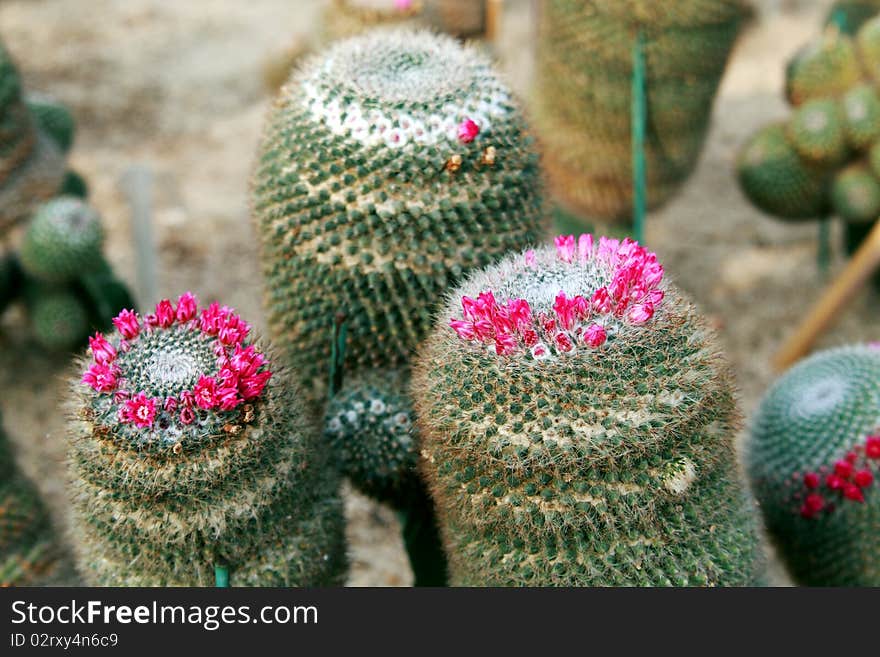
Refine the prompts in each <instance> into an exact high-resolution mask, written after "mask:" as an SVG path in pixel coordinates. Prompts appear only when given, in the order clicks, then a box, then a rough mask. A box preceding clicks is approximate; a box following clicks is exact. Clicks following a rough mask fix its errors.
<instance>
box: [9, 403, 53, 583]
mask: <svg viewBox="0 0 880 657" xmlns="http://www.w3.org/2000/svg"><path fill="white" fill-rule="evenodd" d="M56 558H57V546H56V544H55V542H54V538H53V532H52V526H51V523H50V521H49V514H48V513H47V512H46V509H45V507H44V506H43V503H42V501H41V500H40V498H39V496H38V495H37V492H36V489H35V488H34V486H33V485H32V484H31V483H30V481H28V480H27V479H26V478H25V476H24V475H23V474H21V472H19V469H18V466H16V464H15V460H14V458H13V454H12V446H11V445H10V444H9V441H8V440H7V438H6V435H5V434H4V433H3V423H2V417H0V586H22V585H33V584H35V583H38V582H39V580H40V578H41V577H44V576H47V575H48V574H49V573H50V572H51V570H52V568H53V567H54V564H55V560H56Z"/></svg>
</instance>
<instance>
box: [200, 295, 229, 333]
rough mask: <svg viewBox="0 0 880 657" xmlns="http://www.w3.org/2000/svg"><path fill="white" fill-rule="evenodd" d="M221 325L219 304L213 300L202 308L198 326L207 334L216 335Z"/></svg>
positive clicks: (221, 317)
mask: <svg viewBox="0 0 880 657" xmlns="http://www.w3.org/2000/svg"><path fill="white" fill-rule="evenodd" d="M222 327H223V313H221V312H220V305H219V304H218V303H217V302H216V301H215V302H214V303H212V304H211V305H210V306H208V307H207V308H205V309H204V310H202V314H201V317H200V318H199V328H200V329H201V330H202V331H203V332H205V333H207V334H208V335H217V334H218V333H220V329H221V328H222Z"/></svg>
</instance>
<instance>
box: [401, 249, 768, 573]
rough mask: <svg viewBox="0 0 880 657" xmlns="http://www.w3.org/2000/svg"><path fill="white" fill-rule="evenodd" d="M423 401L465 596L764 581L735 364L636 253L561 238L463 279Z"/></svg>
mask: <svg viewBox="0 0 880 657" xmlns="http://www.w3.org/2000/svg"><path fill="white" fill-rule="evenodd" d="M412 390H413V397H414V400H415V409H416V417H417V422H418V427H419V432H420V435H421V441H422V444H421V454H422V461H421V467H422V470H423V473H424V474H425V476H426V477H427V480H428V485H429V489H430V491H431V494H432V497H433V499H434V502H435V504H436V507H437V514H438V518H439V519H440V525H441V528H442V534H443V538H444V541H445V544H446V548H447V552H448V556H449V563H450V572H451V581H452V583H453V584H457V585H470V586H498V585H512V586H520V585H568V586H590V585H593V586H595V585H608V586H611V585H662V584H666V585H672V584H674V585H706V584H716V585H727V586H732V585H747V584H755V583H758V582H759V581H761V579H762V572H763V566H762V559H761V549H760V546H759V543H758V538H757V534H756V523H755V522H754V516H753V512H752V504H751V503H750V502H749V500H748V499H747V497H746V494H745V492H744V490H743V486H742V485H741V483H740V481H739V479H738V475H737V464H736V455H735V451H734V447H733V439H734V434H735V430H736V428H737V424H738V420H739V418H738V414H737V412H736V409H735V407H734V398H733V387H732V384H731V381H730V377H729V373H728V369H727V365H726V364H725V363H724V361H723V359H722V357H721V355H720V351H719V347H718V345H717V342H716V338H715V336H714V334H713V333H712V331H711V330H710V329H709V327H708V326H707V324H706V322H705V320H704V319H703V318H702V317H700V316H699V315H698V314H697V312H696V310H695V309H694V307H693V306H692V305H691V303H690V302H689V301H688V300H687V299H686V298H684V297H683V296H682V294H681V293H680V292H679V291H678V290H676V289H675V288H674V287H673V286H672V285H670V284H668V283H667V282H665V281H664V280H663V268H662V267H661V266H660V264H659V263H658V262H657V259H656V256H655V255H654V254H653V253H650V252H648V251H647V250H645V249H644V248H642V247H640V246H639V245H638V244H636V243H635V242H633V241H631V240H625V241H623V242H620V241H618V240H610V239H606V238H600V239H599V240H598V242H595V243H594V241H593V238H592V237H591V236H590V235H582V236H581V237H580V238H579V239H578V240H577V241H576V240H575V239H574V237H573V236H568V237H560V238H557V241H556V248H555V249H554V248H553V247H545V248H542V249H540V250H538V251H537V252H531V251H529V252H525V253H524V254H518V255H515V256H511V257H508V258H507V259H505V260H504V261H502V262H501V263H499V264H498V265H495V266H492V267H489V268H487V269H485V270H483V271H480V272H478V273H476V274H474V275H473V276H471V277H469V278H468V279H467V281H466V282H465V283H464V284H463V285H462V286H461V287H460V288H458V289H457V290H456V291H455V293H454V294H453V295H452V298H451V300H450V302H449V304H448V305H447V306H446V307H445V308H444V310H443V311H442V312H441V313H440V316H439V319H438V322H437V325H436V328H435V330H434V332H433V333H432V334H431V336H430V337H429V339H428V340H427V342H426V343H425V345H424V346H423V347H422V348H421V349H420V351H419V355H418V357H417V359H416V361H415V365H414V372H413V384H412Z"/></svg>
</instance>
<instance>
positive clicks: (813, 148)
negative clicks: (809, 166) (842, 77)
mask: <svg viewBox="0 0 880 657" xmlns="http://www.w3.org/2000/svg"><path fill="white" fill-rule="evenodd" d="M786 132H787V136H788V139H789V141H790V142H791V145H792V146H793V147H794V149H795V151H797V153H798V155H800V156H801V157H802V158H804V159H806V160H808V161H810V162H814V163H817V164H823V165H826V166H829V165H834V164H837V163H839V162H840V161H841V160H843V158H844V157H846V154H847V149H846V131H845V124H844V119H843V116H842V115H841V111H840V108H839V107H838V104H837V102H836V101H835V100H833V99H814V100H809V101H807V102H805V103H804V104H803V105H801V106H800V107H798V108H797V110H796V111H795V112H794V114H793V115H792V117H791V119H790V120H789V122H788V124H787V127H786Z"/></svg>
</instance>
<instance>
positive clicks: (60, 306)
mask: <svg viewBox="0 0 880 657" xmlns="http://www.w3.org/2000/svg"><path fill="white" fill-rule="evenodd" d="M32 292H33V294H29V295H28V297H29V299H28V305H29V308H28V310H29V314H30V321H31V326H32V327H33V333H34V338H36V340H37V342H39V343H40V345H42V346H43V347H45V348H46V349H48V350H50V351H70V350H72V349H75V348H77V347H81V346H82V345H83V344H85V341H86V336H87V335H88V333H89V317H88V312H87V310H86V308H85V306H84V305H83V303H82V301H80V300H79V298H78V297H77V296H76V295H75V294H73V293H71V292H69V291H67V290H55V289H52V288H44V287H42V286H38V287H37V288H35V290H32Z"/></svg>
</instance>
